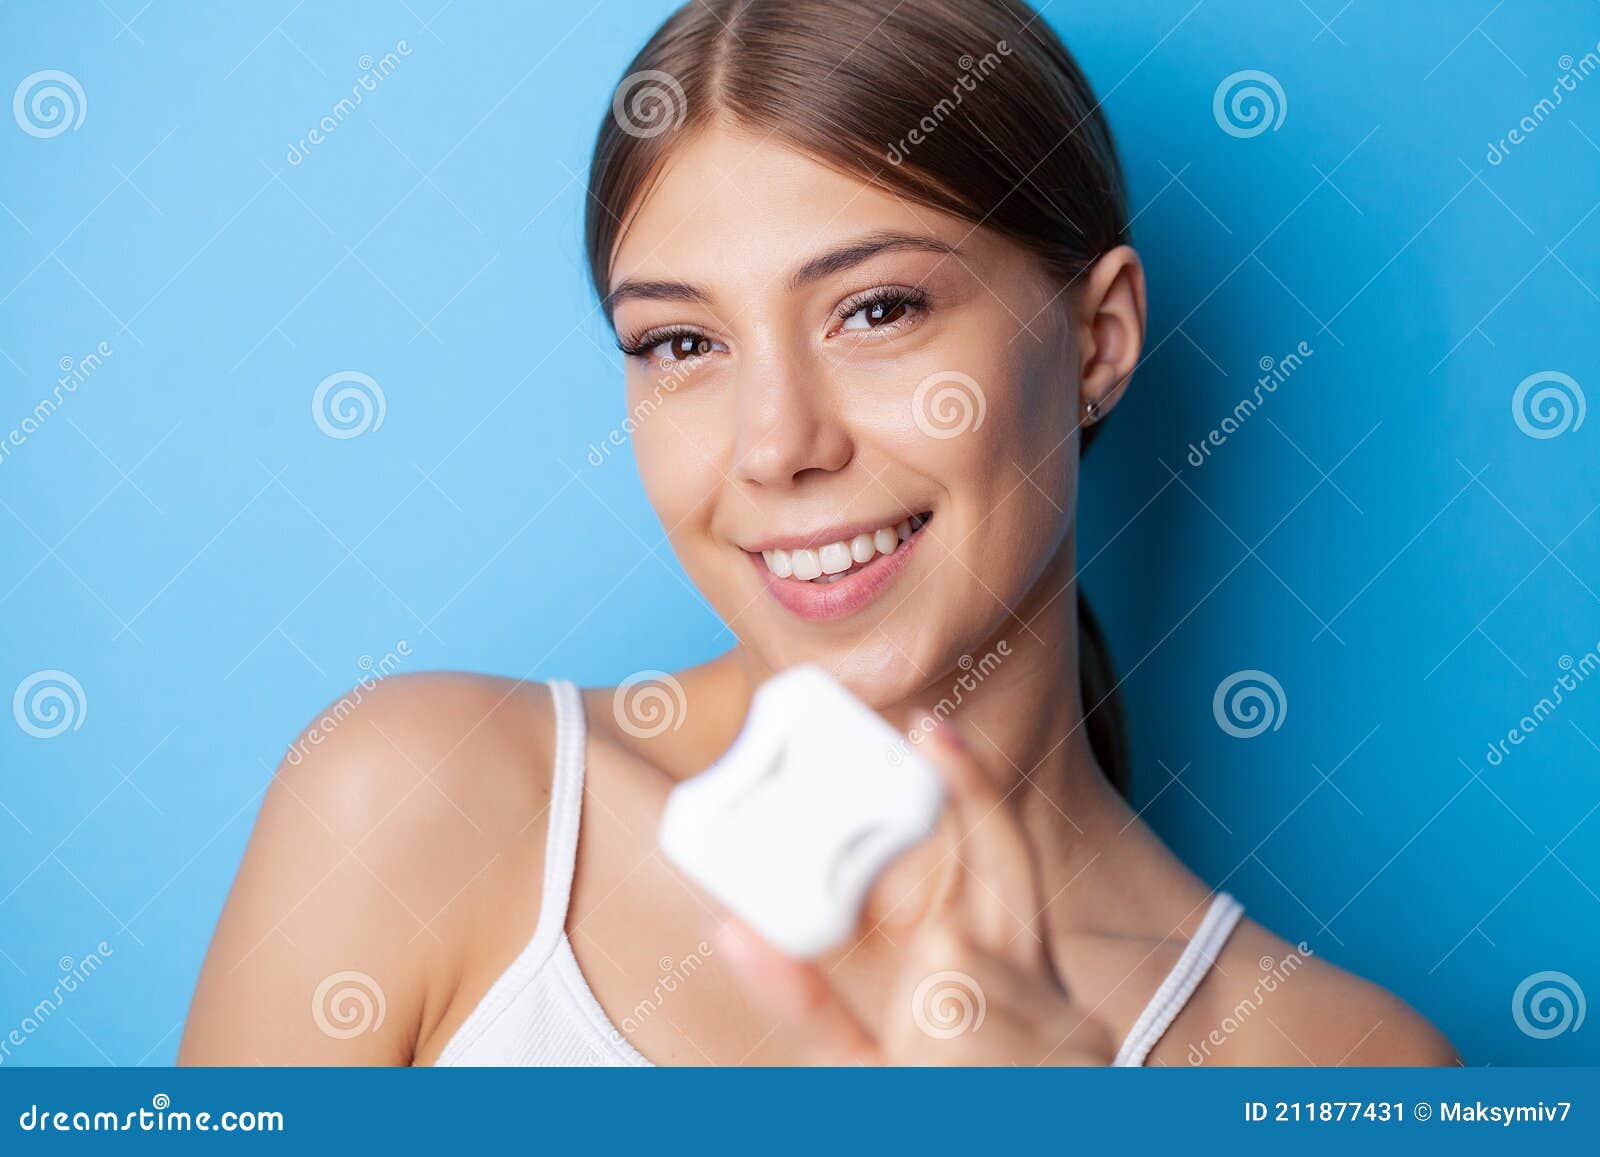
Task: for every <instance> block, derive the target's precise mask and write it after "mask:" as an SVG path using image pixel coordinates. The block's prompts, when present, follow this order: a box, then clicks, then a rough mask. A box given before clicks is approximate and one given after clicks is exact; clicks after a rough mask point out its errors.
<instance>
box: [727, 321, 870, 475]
mask: <svg viewBox="0 0 1600 1157" xmlns="http://www.w3.org/2000/svg"><path fill="white" fill-rule="evenodd" d="M735 389H736V390H737V403H736V404H737V410H738V431H737V435H736V438H735V442H734V451H733V476H734V477H735V478H737V479H738V480H739V481H741V482H748V483H750V484H752V485H755V486H766V487H774V488H783V487H789V486H794V485H795V484H797V483H798V482H799V481H800V480H801V479H802V477H804V476H806V475H808V474H811V473H812V472H818V473H833V472H835V471H838V470H842V469H844V467H845V465H846V464H847V463H849V461H850V459H851V456H852V455H853V453H854V444H853V442H852V440H851V438H850V434H849V431H848V429H847V427H846V423H845V421H844V416H843V415H842V414H841V413H840V412H839V406H838V402H839V399H838V398H837V397H836V396H835V394H834V392H833V391H832V390H830V389H829V388H828V383H827V381H826V378H825V376H824V374H823V372H822V371H821V370H820V368H819V367H815V366H812V365H810V363H808V362H806V361H805V359H796V358H792V357H786V356H779V355H778V354H776V353H774V354H772V355H771V356H767V357H763V358H761V359H759V360H751V361H749V362H747V363H746V367H745V369H744V371H743V372H742V373H741V374H740V376H739V379H738V381H737V382H736V383H735Z"/></svg>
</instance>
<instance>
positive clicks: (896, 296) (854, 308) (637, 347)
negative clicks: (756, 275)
mask: <svg viewBox="0 0 1600 1157" xmlns="http://www.w3.org/2000/svg"><path fill="white" fill-rule="evenodd" d="M874 305H883V306H886V307H888V308H891V309H892V308H893V307H895V306H901V305H903V306H906V307H907V308H908V309H913V310H925V309H927V308H928V295H927V294H926V293H925V292H924V291H923V290H921V289H911V288H900V287H890V286H882V287H880V288H878V289H869V290H867V291H865V292H864V293H860V294H857V295H856V296H854V297H852V298H848V299H847V300H845V302H844V303H843V304H841V305H840V306H839V308H838V309H836V310H835V311H834V320H836V321H840V322H843V321H848V320H849V319H850V318H852V317H854V316H855V315H856V314H858V313H860V312H861V311H862V310H863V309H870V308H871V307H872V306H874ZM907 320H908V319H906V318H901V319H899V320H897V321H892V322H889V323H888V324H886V325H881V326H875V327H873V328H874V329H875V330H877V331H882V330H893V329H895V328H897V327H900V326H902V325H904V324H905V323H906V321H907ZM705 336H706V335H705V334H703V333H701V331H699V330H697V329H695V328H694V327H693V326H686V325H669V326H662V327H660V328H657V329H648V330H645V331H644V332H642V333H638V334H630V335H627V336H625V337H622V338H620V339H619V340H618V341H617V348H618V349H620V350H621V351H622V352H623V353H624V354H626V355H627V356H629V357H631V358H644V357H645V356H646V355H647V354H648V353H649V352H650V351H651V350H653V349H655V348H656V347H657V346H658V345H660V344H661V343H662V342H664V341H674V340H676V339H677V338H681V337H695V338H699V337H705ZM701 356H703V355H701V354H694V355H692V356H690V357H687V358H679V359H677V360H678V361H680V362H691V361H693V360H694V359H695V358H698V357H701Z"/></svg>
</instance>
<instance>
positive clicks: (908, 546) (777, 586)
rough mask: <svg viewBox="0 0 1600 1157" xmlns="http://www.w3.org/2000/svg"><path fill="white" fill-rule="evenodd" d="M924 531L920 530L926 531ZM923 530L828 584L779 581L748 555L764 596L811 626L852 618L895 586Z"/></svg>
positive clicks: (758, 559) (762, 561)
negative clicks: (762, 580) (762, 584)
mask: <svg viewBox="0 0 1600 1157" xmlns="http://www.w3.org/2000/svg"><path fill="white" fill-rule="evenodd" d="M925 529H926V527H924V528H923V530H925ZM923 530H918V531H917V532H916V533H915V534H913V535H912V536H911V537H910V538H907V539H904V540H902V541H901V543H900V545H899V546H897V547H895V549H894V552H893V553H892V554H880V555H877V556H875V557H874V558H873V559H872V561H871V562H869V563H867V564H866V565H865V566H862V567H858V568H856V569H855V570H853V571H851V572H850V573H849V574H847V575H846V576H845V577H844V578H842V579H839V580H837V581H836V582H831V583H815V582H806V581H803V580H801V579H781V578H779V577H778V576H777V575H775V574H773V573H772V571H771V570H770V569H769V568H768V567H767V563H766V560H765V559H763V558H762V557H761V556H760V555H759V554H750V552H748V551H746V552H745V553H746V554H747V555H749V557H750V559H751V561H752V562H754V563H755V565H756V567H757V568H758V569H759V570H760V572H761V575H762V577H763V578H765V579H766V582H767V592H768V593H769V594H771V595H772V597H773V598H774V599H776V600H777V601H778V604H779V605H780V606H782V607H783V609H784V610H786V611H788V612H789V613H790V614H793V615H797V616H798V617H800V618H802V619H809V620H811V621H813V622H823V621H826V620H828V619H843V618H846V617H848V616H850V615H853V614H855V613H857V612H858V611H860V610H861V609H862V608H863V607H865V606H866V605H867V604H868V603H870V602H872V600H873V599H875V598H877V597H878V596H879V595H880V594H882V593H883V592H884V591H885V590H887V589H888V586H889V584H890V583H892V582H894V580H895V576H896V575H898V574H899V573H900V572H901V571H902V570H904V569H905V565H906V560H907V559H909V558H910V557H911V551H912V549H913V548H914V547H915V546H916V545H917V543H918V542H919V541H921V539H922V535H923Z"/></svg>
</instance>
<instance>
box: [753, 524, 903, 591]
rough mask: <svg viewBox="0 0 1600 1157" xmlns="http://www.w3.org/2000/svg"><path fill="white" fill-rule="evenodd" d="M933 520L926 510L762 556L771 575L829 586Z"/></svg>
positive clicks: (887, 552)
mask: <svg viewBox="0 0 1600 1157" xmlns="http://www.w3.org/2000/svg"><path fill="white" fill-rule="evenodd" d="M932 520H933V515H932V513H931V512H926V511H925V512H923V513H922V514H913V515H912V516H911V517H910V518H905V519H901V520H900V521H899V522H898V523H894V524H891V525H888V526H881V527H879V528H878V529H876V530H873V531H866V532H863V533H861V534H857V535H854V536H853V537H851V538H846V539H840V540H839V541H838V542H830V543H827V544H826V545H824V546H819V547H817V548H815V549H799V550H776V549H774V550H764V551H762V552H761V558H762V560H763V561H764V562H765V563H766V564H767V570H768V571H770V572H771V574H772V576H773V577H774V578H779V579H789V580H793V581H797V582H804V583H811V584H814V585H816V586H831V585H832V584H834V583H836V582H839V581H841V580H842V579H846V578H849V577H850V576H851V575H853V574H855V573H856V572H857V571H859V570H861V569H862V568H863V567H866V566H869V565H870V564H871V563H872V562H874V561H875V560H876V559H878V558H879V557H881V556H883V555H888V554H893V553H894V552H895V551H896V550H897V549H899V547H900V544H901V543H903V542H906V541H908V540H909V539H910V538H911V537H912V536H913V535H915V534H916V533H917V532H918V531H920V530H921V529H922V528H923V527H925V526H927V525H928V523H929V522H931V521H932Z"/></svg>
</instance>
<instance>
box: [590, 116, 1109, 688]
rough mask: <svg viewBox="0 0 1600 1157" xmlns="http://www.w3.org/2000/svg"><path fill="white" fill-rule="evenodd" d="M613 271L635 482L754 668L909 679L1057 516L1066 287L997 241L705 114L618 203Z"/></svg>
mask: <svg viewBox="0 0 1600 1157" xmlns="http://www.w3.org/2000/svg"><path fill="white" fill-rule="evenodd" d="M612 287H613V292H614V293H615V294H616V301H617V304H616V307H615V315H614V316H615V322H616V329H617V333H618V336H619V338H620V339H621V340H622V341H623V343H624V346H625V348H628V349H630V350H633V351H635V352H633V353H630V355H629V356H628V358H627V387H628V407H629V414H630V417H631V419H632V421H633V424H634V438H633V440H634V448H635V453H636V455H637V458H638V463H639V469H640V472H641V474H642V477H643V480H644V484H645V488H646V490H647V492H648V494H649V498H650V501H651V503H652V505H653V506H654V508H655V510H656V513H657V514H658V516H659V517H660V519H661V521H662V523H663V525H664V526H665V527H666V530H667V534H668V537H669V539H670V540H671V542H672V545H673V548H674V549H675V551H676V552H677V554H678V557H679V559H680V561H681V562H682V564H683V566H684V568H685V570H686V571H687V572H688V574H689V576H690V578H691V579H692V580H693V581H694V583H695V584H696V585H697V586H698V587H699V588H700V590H701V591H702V592H703V593H704V594H705V596H706V598H707V599H708V600H709V601H710V603H711V604H712V606H713V607H714V608H715V609H716V611H717V612H718V614H719V615H720V616H721V617H722V618H723V620H724V621H725V622H726V623H727V624H728V625H729V627H730V628H731V629H732V630H733V631H734V632H735V634H737V635H738V636H739V638H740V639H741V640H742V641H743V643H744V644H745V645H746V647H748V648H749V650H750V651H751V652H753V654H754V655H755V656H756V657H757V658H758V659H759V660H760V661H761V662H762V663H763V664H765V665H766V666H767V667H768V668H772V669H776V668H780V667H785V666H788V665H790V664H793V663H796V662H801V661H806V660H812V661H817V662H820V663H822V664H824V665H825V666H827V667H828V668H829V669H831V670H833V671H834V672H835V673H836V674H838V676H839V677H840V678H841V679H843V680H844V681H845V683H846V684H847V685H849V686H850V687H851V688H852V689H853V690H854V691H855V692H856V693H857V694H859V695H861V696H862V697H863V698H865V699H866V700H867V701H868V702H871V703H874V704H876V705H885V704H888V703H892V702H896V701H899V700H901V699H904V698H906V697H908V696H910V695H913V694H914V693H915V692H917V691H918V690H920V689H921V688H923V687H924V686H926V685H927V684H928V683H929V682H930V680H933V679H936V678H938V677H939V676H940V675H941V674H942V673H944V672H947V671H949V670H950V669H951V668H952V666H953V665H954V664H955V663H956V662H957V661H958V660H959V658H960V657H961V656H962V655H963V654H965V653H967V652H968V651H970V650H972V649H973V648H976V647H979V646H980V645H982V644H983V643H985V641H986V640H988V639H990V638H991V636H992V635H993V634H994V632H995V631H996V630H997V629H998V628H999V627H1000V625H1001V624H1002V623H1003V621H1004V619H1005V618H1006V616H1007V614H1008V612H1010V611H1011V610H1013V609H1015V608H1017V607H1018V606H1019V604H1020V603H1021V602H1022V600H1023V597H1024V596H1025V595H1026V594H1027V593H1028V592H1029V590H1030V588H1032V587H1033V586H1034V585H1035V584H1036V582H1038V580H1039V579H1040V577H1041V575H1042V574H1043V573H1044V571H1045V568H1046V567H1047V565H1048V564H1049V563H1050V561H1051V560H1052V558H1053V557H1054V556H1055V555H1056V553H1057V552H1058V550H1060V548H1061V547H1062V545H1063V542H1064V541H1065V540H1066V537H1067V534H1068V531H1069V529H1070V527H1071V524H1072V511H1073V503H1074V498H1075V489H1076V473H1077V460H1078V441H1077V437H1076V431H1077V428H1078V422H1079V398H1078V386H1079V374H1078V367H1079V361H1078V357H1077V354H1076V353H1075V343H1074V337H1073V333H1072V328H1073V327H1072V325H1071V324H1070V322H1069V316H1070V315H1069V302H1068V295H1066V294H1058V293H1057V287H1056V286H1054V285H1052V284H1051V283H1050V282H1049V281H1048V280H1047V278H1046V277H1045V275H1044V272H1043V269H1042V266H1041V265H1040V263H1039V262H1038V261H1037V260H1036V259H1034V258H1033V257H1032V256H1031V255H1030V254H1029V253H1027V252H1026V251H1024V250H1023V249H1022V248H1020V247H1019V246H1017V245H1015V244H1014V243H1012V242H1009V241H1007V240H1005V239H1003V238H1001V237H999V236H998V235H996V234H994V233H993V232H991V231H990V230H987V229H982V228H979V229H976V230H975V229H973V227H972V226H971V225H970V224H969V223H966V222H963V221H961V220H958V219H956V218H953V217H949V216H946V215H944V214H942V213H940V212H938V211H936V210H933V209H930V208H928V207H926V206H923V205H919V204H915V203H912V202H908V201H905V200H902V199H900V198H898V197H897V196H895V195H893V194H890V193H888V192H885V191H883V190H880V189H878V188H876V187H874V186H871V185H869V184H866V183H863V182H861V181H859V180H857V179H854V178H852V177H849V176H845V175H842V174H840V173H838V172H835V171H834V170H832V169H829V168H827V167H825V166H823V165H821V164H819V163H818V162H816V161H814V160H812V159H810V158H809V157H807V156H805V155H803V154H801V153H798V152H796V151H793V150H792V149H790V148H788V147H786V146H784V145H782V144H780V143H778V142H777V141H775V140H766V141H763V140H761V139H760V138H759V137H757V136H750V135H744V134H739V133H735V132H734V131H732V130H727V129H722V128H710V129H707V130H705V131H703V132H701V133H700V134H698V135H697V136H696V137H694V138H693V139H691V140H688V141H685V142H683V143H681V144H680V145H679V146H678V148H677V149H676V151H675V152H674V154H673V156H672V157H671V158H670V160H669V162H668V165H667V167H666V169H665V171H664V174H663V175H662V177H661V179H660V181H659V183H657V184H656V185H655V186H654V187H653V189H652V190H651V191H650V192H649V194H648V196H647V198H646V199H645V200H644V202H643V203H642V205H641V206H640V207H639V208H638V211H637V213H636V215H635V217H634V218H633V219H632V220H631V222H629V225H628V228H627V229H626V231H625V232H624V234H623V238H622V240H621V242H620V244H619V246H618V248H617V252H616V255H615V260H614V265H613V277H612ZM923 519H925V520H926V522H925V523H921V524H920V526H919V523H920V520H923ZM908 530H909V531H911V533H910V537H909V538H908V537H906V535H907V531H908ZM1069 561H1070V560H1069ZM819 571H820V572H822V573H821V575H820V576H819V574H818V572H819ZM1067 578H1068V579H1069V578H1070V574H1069V575H1068V576H1067ZM1051 581H1052V582H1064V581H1067V580H1066V579H1060V578H1058V576H1056V575H1052V576H1051ZM1055 593H1056V592H1055V591H1050V592H1045V597H1046V598H1048V597H1049V596H1050V595H1053V594H1055ZM1068 605H1069V606H1070V602H1069V604H1068Z"/></svg>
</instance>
